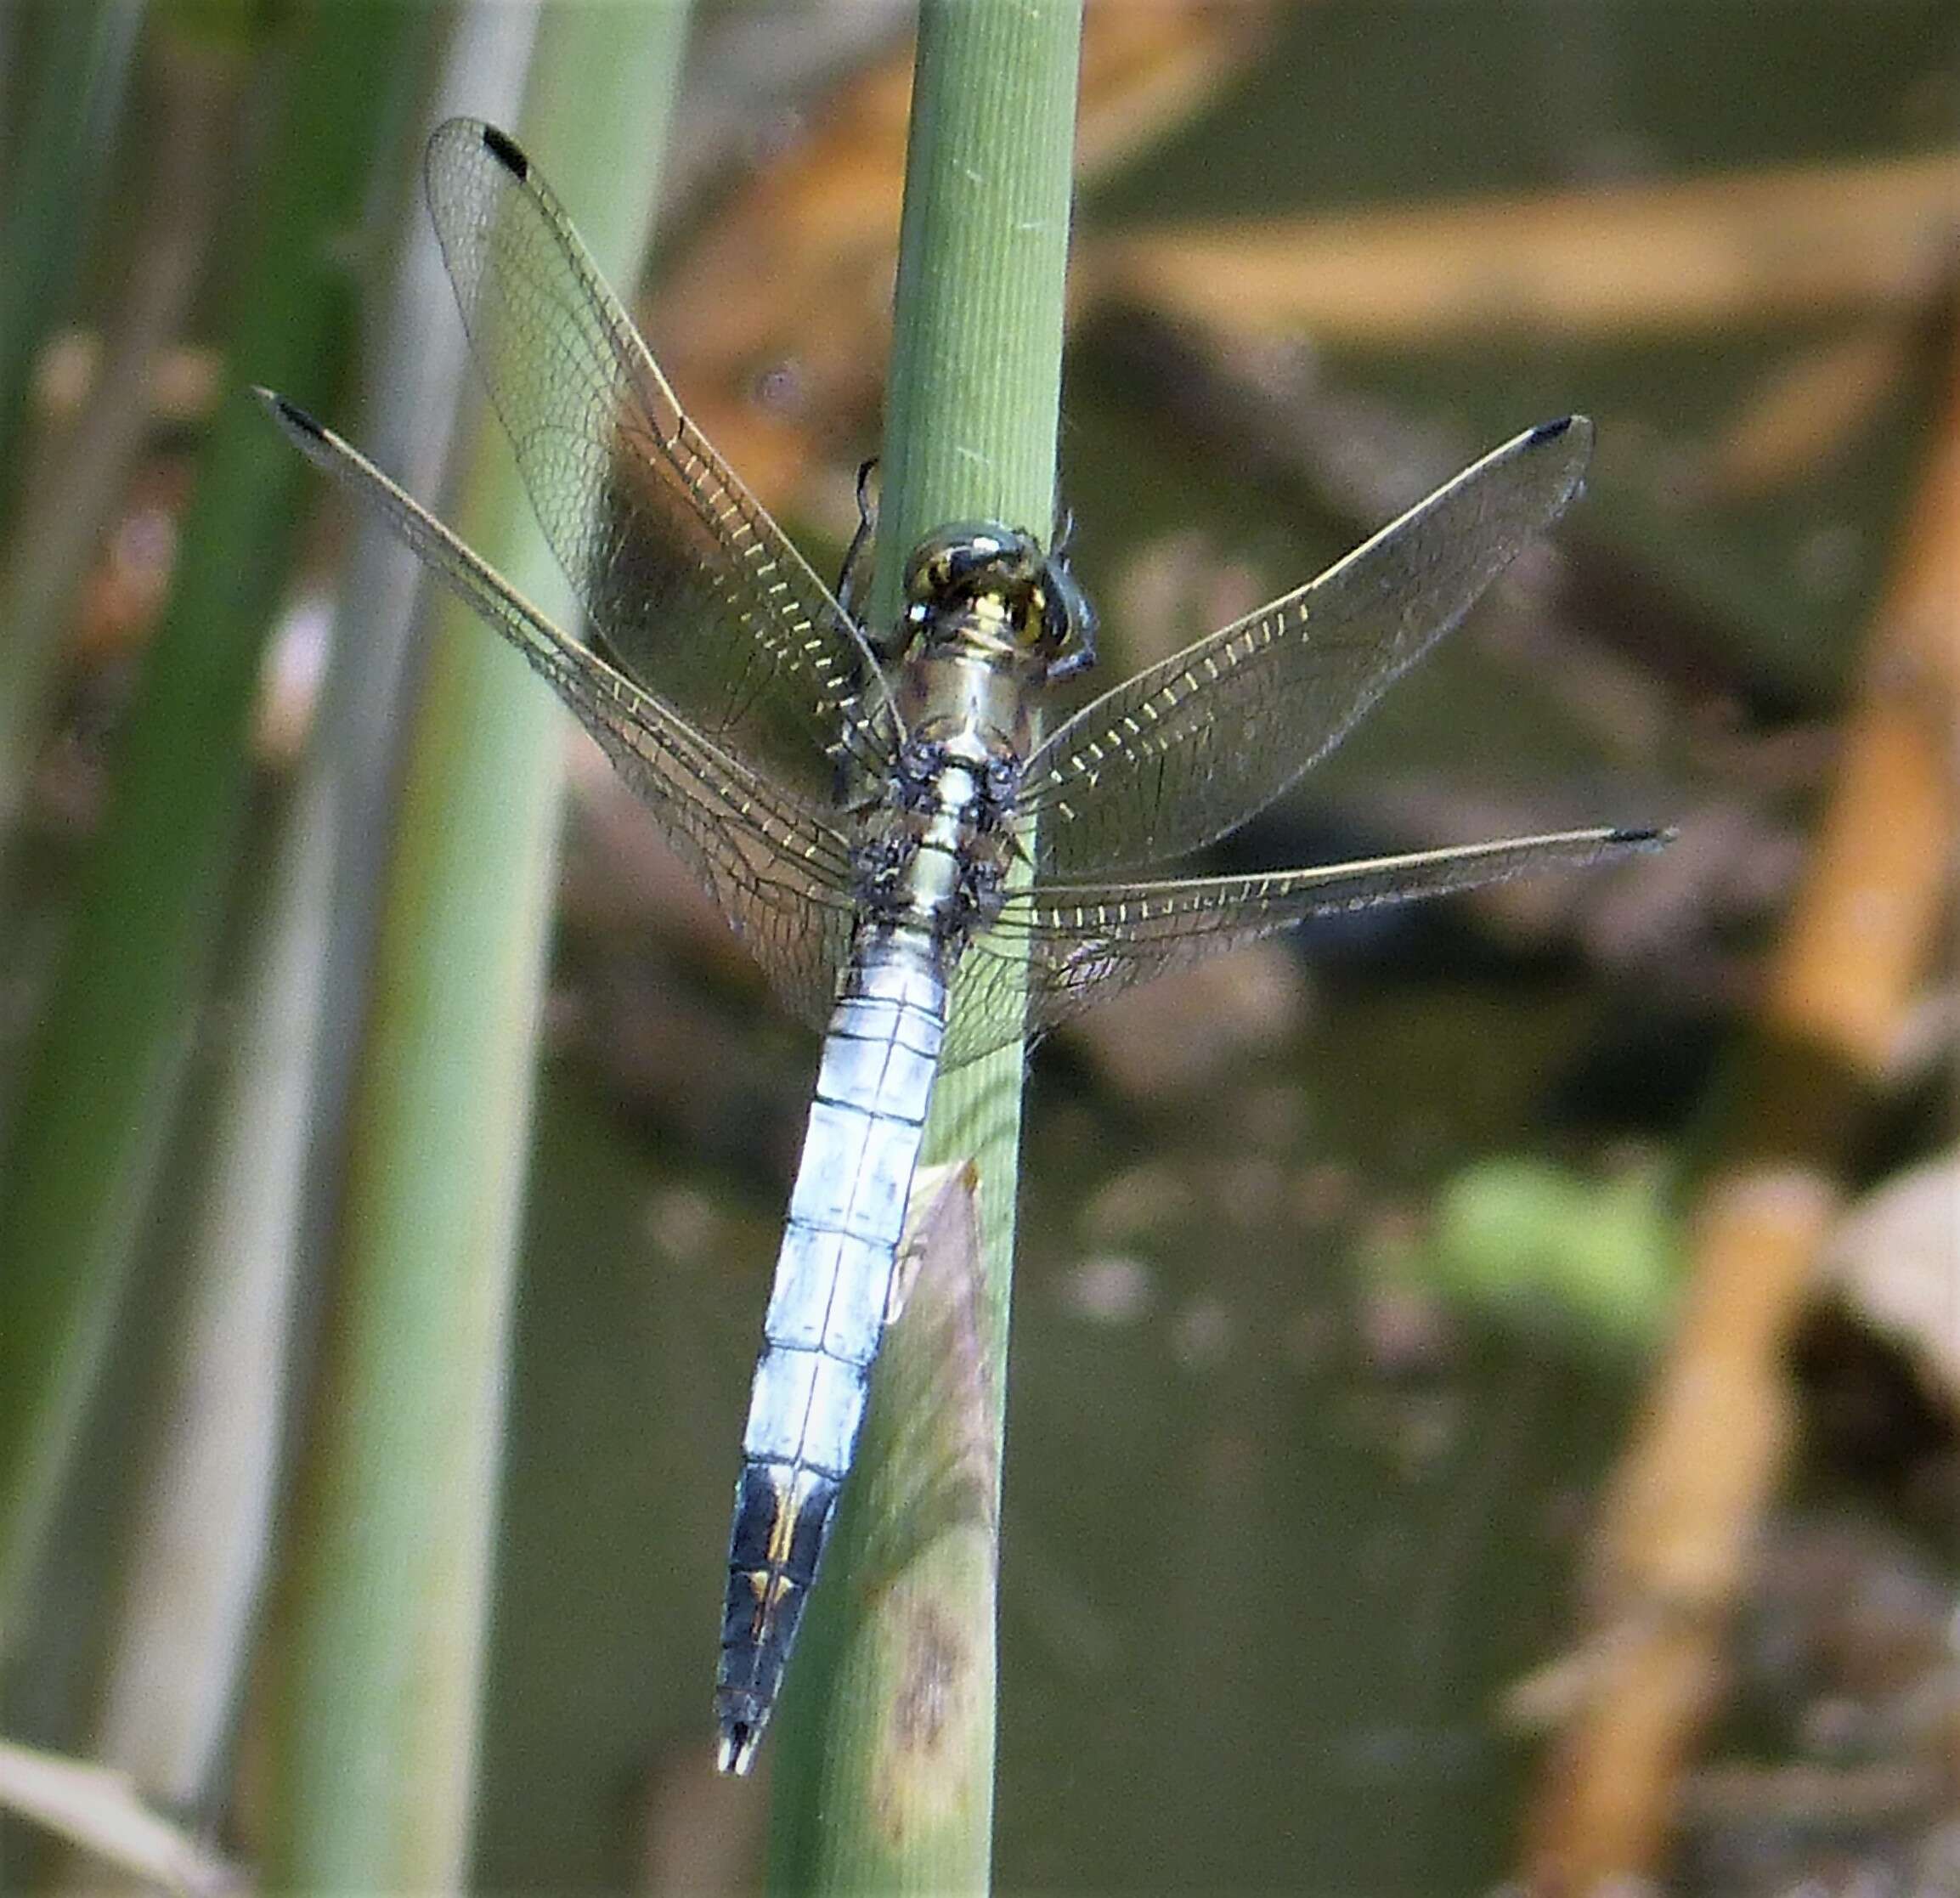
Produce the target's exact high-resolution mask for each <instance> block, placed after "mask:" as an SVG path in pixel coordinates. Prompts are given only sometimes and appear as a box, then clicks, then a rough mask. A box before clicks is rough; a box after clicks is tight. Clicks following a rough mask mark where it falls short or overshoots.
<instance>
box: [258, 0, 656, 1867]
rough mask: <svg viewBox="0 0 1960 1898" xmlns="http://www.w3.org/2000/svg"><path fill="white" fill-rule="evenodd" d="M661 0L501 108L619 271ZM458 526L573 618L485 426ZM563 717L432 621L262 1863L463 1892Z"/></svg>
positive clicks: (626, 264) (643, 214)
mask: <svg viewBox="0 0 1960 1898" xmlns="http://www.w3.org/2000/svg"><path fill="white" fill-rule="evenodd" d="M684 19H685V14H684V10H683V9H682V8H681V6H679V5H678V4H673V5H664V6H658V7H640V8H611V7H608V8H578V9H572V10H568V11H566V12H563V13H559V14H552V15H550V16H548V17H547V20H546V21H545V25H543V27H542V28H541V29H540V38H539V48H538V51H537V54H536V55H535V59H536V64H535V65H534V79H533V88H532V92H531V95H530V103H529V105H528V109H527V111H526V113H525V115H524V118H523V121H522V127H521V130H522V136H523V137H524V138H525V140H526V142H527V143H528V144H529V145H530V147H531V149H532V150H533V151H534V154H535V155H536V156H537V159H538V161H539V164H540V166H541V167H543V168H544V170H545V172H546V173H547V174H548V175H549V176H550V177H551V178H552V180H553V182H554V184H555V185H556V188H557V189H558V190H559V191H560V192H561V193H562V195H563V196H564V197H565V199H566V200H567V201H568V202H569V203H571V204H572V205H573V206H576V207H577V211H578V215H579V224H580V229H581V230H582V232H583V234H585V238H586V240H587V241H588V243H589V244H590V246H591V248H592V250H593V251H594V252H595V254H596V256H597V257H599V259H600V260H601V263H602V265H603V266H604V267H605V268H607V270H608V272H609V274H612V275H613V277H614V279H615V280H617V281H619V282H621V283H630V281H631V280H632V278H633V275H634V267H635V259H636V256H637V251H638V247H639V243H640V240H641V234H642V233H643V232H644V229H645V228H646V225H647V221H648V213H649V211H650V208H651V205H652V162H651V160H650V153H651V151H652V149H653V147H654V145H655V144H656V143H657V139H658V133H659V130H660V126H661V123H662V121H664V116H665V109H666V103H667V101H668V99H669V94H670V91H671V88H672V83H673V79H674V75H675V69H676V67H677V65H678V59H679V51H680V43H681V34H682V26H683V24H684ZM457 524H458V525H459V527H460V528H462V530H463V531H464V532H465V533H466V534H468V535H469V537H470V538H471V539H472V541H474V542H475V543H476V544H477V545H479V546H480V547H482V549H483V551H484V552H485V553H486V554H487V555H488V556H489V557H491V558H492V559H494V560H495V561H496V562H497V563H498V564H499V565H500V566H501V567H502V568H504V570H505V571H506V573H507V574H508V576H509V577H510V578H511V579H512V580H513V582H514V583H515V584H516V585H517V586H518V587H519V588H520V589H521V590H522V591H524V592H525V593H526V594H528V596H530V597H532V598H533V599H534V600H537V601H539V602H540V603H541V604H543V605H544V606H545V607H546V608H547V610H554V611H562V612H569V603H568V601H567V599H566V597H565V592H564V585H563V581H562V576H559V575H558V574H557V573H556V569H555V568H554V567H553V566H552V565H551V560H550V556H549V555H548V554H547V553H546V552H545V551H544V549H543V547H542V545H541V543H540V541H539V537H538V535H537V533H536V529H535V526H534V523H533V522H532V521H531V520H530V517H529V512H528V506H527V504H526V503H525V502H524V500H523V498H522V490H521V489H520V488H519V487H518V485H517V476H516V473H515V471H514V468H513V467H512V466H511V462H510V457H509V451H508V449H507V447H506V445H505V444H504V443H502V442H501V441H500V440H491V439H489V438H488V436H486V438H485V440H484V442H483V444H482V448H481V451H480V452H479V453H478V454H477V455H476V456H475V457H474V458H473V461H472V475H471V478H470V480H469V482H468V483H467V488H466V497H465V500H464V501H463V504H462V506H460V509H459V511H458V521H457ZM565 729H566V727H565V723H564V720H563V716H562V713H561V712H560V711H559V709H558V708H557V707H556V704H555V703H553V702H552V700H551V698H550V696H549V695H548V694H547V693H546V692H543V691H542V690H540V689H539V686H538V684H537V681H535V680H534V678H533V677H532V676H531V675H530V674H529V673H528V671H527V670H526V669H525V668H524V667H523V665H522V662H521V661H520V660H519V659H518V658H517V657H516V655H514V654H512V653H511V652H508V651H507V650H506V649H505V648H504V647H502V646H500V644H499V643H498V642H497V641H496V640H495V639H494V636H493V635H491V634H490V633H489V632H488V631H487V630H485V629H483V627H482V626H480V625H477V624H475V623H474V621H473V620H472V619H471V618H470V616H469V615H468V614H466V613H463V612H462V611H461V610H460V608H459V609H456V610H455V611H454V612H449V613H445V614H444V616H443V620H442V623H441V624H440V627H439V630H438V634H437V635H436V641H435V645H434V647H433V649H432V653H431V667H430V672H429V676H428V679H427V682H426V696H425V699H424V702H423V704H422V706H421V710H420V712H419V714H418V717H417V728H416V731H415V736H414V739H413V742H412V749H411V757H410V767H409V776H408V781H407V783H406V786H405V789H404V805H403V810H402V813H401V817H400V828H399V833H398V844H397V851H396V856H395V859H394V861H393V865H392V867H391V870H390V873H389V884H388V890H387V896H386V898H385V902H384V911H383V920H382V924H381V945H380V951H379V962H378V973H377V989H376V1007H375V1011H374V1014H373V1020H372V1028H371V1032H370V1042H369V1045H368V1047H367V1048H366V1049H365V1051H364V1056H363V1059H362V1062H361V1066H360V1071H359V1077H358V1081H357V1091H356V1097H355V1103H354V1110H353V1133H352V1139H351V1143H350V1174H349V1179H348V1183H347V1198H346V1201H345V1204H344V1207H343V1217H342V1246H341V1256H340V1261H339V1264H340V1278H339V1285H340V1300H339V1303H338V1306H337V1308H336V1313H335V1322H334V1326H333V1330H332V1336H331V1337H330V1340H329V1343H328V1352H329V1360H328V1365H327V1371H326V1376H325V1382H324V1387H323V1390H322V1393H321V1402H320V1404H319V1413H318V1423H317V1426H316V1432H315V1434H314V1437H313V1441H312V1443H311V1444H310V1446H309V1452H308V1458H307V1465H306V1471H305V1474H304V1477H303V1480H302V1490H301V1496H300V1500H299V1505H298V1509H297V1536H296V1539H295V1553H296V1561H295V1564H294V1567H293V1569H292V1572H291V1576H290V1579H289V1586H288V1589H287V1591H286V1595H285V1601H286V1603H287V1607H288V1615H287V1619H286V1622H285V1628H284V1630H283V1634H284V1640H283V1642H282V1656H281V1658H282V1661H283V1667H282V1669H281V1675H280V1688H279V1692H280V1704H279V1706H278V1708H277V1709H276V1711H275V1712H274V1723H275V1726H276V1730H277V1743H276V1746H275V1753H274V1757H275V1761H276V1766H275V1777H274V1828H273V1829H274V1839H273V1844H272V1850H271V1856H270V1864H269V1867H268V1882H270V1883H272V1884H276V1885H278V1886H280V1887H282V1888H291V1889H297V1890H364V1891H402V1890H415V1891H439V1890H455V1889H457V1888H458V1887H459V1886H460V1881H461V1878H462V1875H463V1866H464V1861H465V1858H466V1850H467V1840H468V1830H469V1820H470V1814H471V1805H472V1799H473V1797H474V1792H475V1777H474V1769H475V1762H476V1754H477V1712H478V1699H479V1694H480V1687H481V1681H482V1671H483V1647H484V1641H485V1635H486V1607H487V1598H488V1593H489V1572H490V1565H491V1556H492V1547H491V1539H492V1531H493V1528H494V1513H495V1490H496V1469H497V1456H498V1452H499V1449H500V1427H501V1422H502V1409H503V1398H504V1375H505V1357H506V1344H507V1331H508V1320H509V1312H510V1304H511V1286H512V1281H513V1278H514V1271H515V1247H516V1243H517V1212H518V1202H519V1199H520V1195H521V1190H522V1178H523V1170H524V1161H525V1157H526V1154H527V1150H528V1122H529V1108H530V1099H531V1072H532V1066H533V1062H534V1053H535V1046H534V1044H535V1032H536V1021H537V1007H538V996H539V984H540V980H541V977H542V974H543V963H544V952H545V937H546V929H547V924H548V918H549V912H550V901H551V890H552V884H553V867H554V856H555V833H556V809H557V806H556V786H557V780H558V759H559V755H560V752H561V749H562V743H563V738H564V735H565Z"/></svg>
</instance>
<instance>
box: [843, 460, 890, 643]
mask: <svg viewBox="0 0 1960 1898" xmlns="http://www.w3.org/2000/svg"><path fill="white" fill-rule="evenodd" d="M876 466H878V457H877V456H876V455H873V457H872V458H871V460H868V461H866V462H864V463H862V464H861V466H859V468H858V471H857V532H856V534H852V535H851V537H850V545H849V546H848V547H846V548H845V549H844V565H843V567H842V568H839V572H838V575H837V603H838V605H839V606H840V607H843V608H844V612H845V613H847V614H848V615H849V616H850V618H851V619H859V618H860V615H859V613H858V610H857V594H858V583H859V581H860V580H861V579H862V577H863V573H864V569H865V568H866V566H867V564H868V563H869V561H870V558H871V537H872V535H873V534H874V533H875V532H876V531H877V528H878V504H877V503H876V502H875V501H873V500H872V498H871V471H872V470H873V468H875V467H876ZM881 656H882V655H881Z"/></svg>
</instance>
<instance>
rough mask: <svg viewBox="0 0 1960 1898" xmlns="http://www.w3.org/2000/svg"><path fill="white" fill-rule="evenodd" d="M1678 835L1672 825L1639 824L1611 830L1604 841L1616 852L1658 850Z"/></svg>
mask: <svg viewBox="0 0 1960 1898" xmlns="http://www.w3.org/2000/svg"><path fill="white" fill-rule="evenodd" d="M1678 834H1679V833H1678V832H1677V831H1676V830H1675V827H1674V826H1673V825H1672V824H1637V825H1631V826H1626V827H1623V828H1620V829H1618V830H1609V831H1608V832H1607V834H1606V836H1605V838H1604V839H1603V841H1604V842H1605V843H1607V844H1609V845H1611V846H1612V847H1613V848H1614V849H1616V850H1661V849H1663V848H1664V847H1665V846H1666V845H1668V844H1671V843H1673V842H1674V840H1675V837H1676V836H1677V835H1678Z"/></svg>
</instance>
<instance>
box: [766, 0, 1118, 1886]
mask: <svg viewBox="0 0 1960 1898" xmlns="http://www.w3.org/2000/svg"><path fill="white" fill-rule="evenodd" d="M1080 31H1081V8H1080V6H1079V4H1078V3H1077V0H1034V3H1032V4H1025V5H1024V4H1008V3H1005V0H929V3H928V4H927V5H925V6H924V8H923V9H922V15H921V21H920V31H919V46H918V68H917V73H916V76H915V80H914V89H913V97H912V133H911V144H910V149H909V153H908V156H907V175H906V199H905V214H904V223H903V226H902V229H901V239H900V252H899V275H898V291H897V303H896V311H895V334H894V339H893V350H892V366H891V378H890V392H889V397H888V410H887V423H886V436H885V455H884V483H883V490H882V498H881V508H882V517H881V519H880V522H879V528H878V539H879V545H880V548H881V550H882V553H883V556H884V557H882V558H881V560H880V562H879V567H878V591H877V593H876V596H875V597H874V602H873V614H874V617H875V618H878V619H879V620H880V623H884V622H885V621H888V620H889V619H890V616H891V614H892V613H894V612H895V607H896V602H897V585H898V580H899V577H900V573H899V570H900V568H901V565H902V562H903V557H904V555H905V552H906V551H907V549H909V548H910V547H912V546H913V545H916V544H917V543H918V540H919V539H922V538H923V537H924V534H927V533H929V531H931V530H932V529H933V528H936V527H938V526H940V525H941V524H943V523H946V522H948V521H955V520H962V519H972V518H974V517H981V518H991V519H998V520H1003V521H1005V522H1007V523H1008V524H1009V525H1011V526H1017V527H1021V526H1025V527H1028V528H1033V529H1034V530H1035V531H1036V533H1038V534H1042V537H1043V538H1044V539H1045V538H1046V536H1047V533H1048V527H1049V523H1051V521H1052V520H1053V515H1054V472H1055V433H1056V411H1057V406H1058V403H1059V393H1060V382H1061V342H1062V319H1063V302H1062V297H1063V285H1064V280H1065V273H1066V267H1067V257H1068V231H1069V204H1070V164H1071V158H1072V153H1073V142H1074V131H1075V105H1076V68H1077V59H1078V42H1079V37H1080ZM956 1007H957V997H956ZM1021 1072H1022V1055H1021V1051H1020V1048H1019V1047H1018V1046H1016V1047H1011V1048H1007V1049H1005V1050H1003V1052H1002V1053H1001V1054H998V1055H996V1056H993V1057H991V1058H990V1059H987V1060H986V1061H982V1062H978V1063H975V1064H974V1065H971V1066H969V1067H967V1068H964V1069H962V1070H957V1071H956V1072H954V1073H952V1074H951V1075H948V1076H944V1077H943V1078H942V1079H941V1081H940V1084H939V1087H938V1091H937V1094H936V1098H935V1101H934V1104H933V1115H932V1122H931V1125H930V1127H929V1130H928V1133H927V1141H926V1157H927V1159H928V1160H929V1161H930V1160H940V1161H973V1162H974V1164H975V1166H977V1169H978V1176H979V1186H978V1196H979V1207H980V1234H981V1239H980V1247H979V1259H978V1263H977V1273H978V1278H977V1283H976V1284H975V1285H974V1292H973V1296H972V1298H971V1299H970V1301H969V1308H970V1310H971V1313H972V1315H973V1322H972V1323H971V1324H970V1325H961V1324H957V1323H952V1322H950V1321H948V1320H946V1319H945V1317H944V1315H943V1313H941V1315H940V1317H939V1318H938V1319H935V1320H934V1321H930V1322H922V1323H918V1324H916V1325H913V1324H908V1323H906V1322H903V1321H901V1323H900V1324H899V1325H896V1326H895V1327H894V1329H893V1330H892V1333H891V1334H890V1339H889V1341H888V1343H887V1347H886V1350H885V1353H884V1362H883V1364H882V1365H881V1368H880V1370H879V1373H878V1395H877V1397H876V1398H875V1399H874V1404H873V1415H872V1419H871V1421H870V1423H869V1424H868V1426H867V1431H866V1435H865V1441H864V1443H863V1446H862V1448H861V1452H860V1459H859V1464H858V1468H857V1472H856V1476H855V1477H854V1479H853V1482H852V1486H851V1489H850V1494H849V1495H848V1497H847V1500H846V1502H845V1504H844V1511H843V1520H842V1522H840V1525H839V1535H838V1540H837V1544H836V1545H835V1546H834V1547H833V1550H832V1551H831V1552H830V1553H829V1555H828V1556H827V1557H826V1562H825V1577H824V1582H823V1584H822V1586H820V1587H819V1588H818V1590H816V1596H815V1597H814V1599H813V1601H812V1604H811V1625H810V1628H809V1630H808V1631H807V1632H806V1634H805V1652H803V1653H802V1654H801V1655H799V1658H798V1662H797V1664H794V1665H793V1667H792V1669H791V1670H790V1676H789V1681H788V1693H787V1695H786V1697H785V1704H784V1708H783V1712H782V1718H781V1719H780V1720H778V1721H777V1726H776V1739H777V1747H778V1758H777V1790H776V1800H777V1805H776V1810H775V1812H774V1814H773V1816H772V1839H771V1883H772V1884H774V1885H775V1886H777V1887H779V1888H782V1889H785V1890H831V1891H844V1890H853V1891H855V1890H881V1891H885V1890H890V1891H934V1892H945V1891H956V1890H957V1891H974V1890H983V1889H984V1888H985V1887H986V1883H987V1879H988V1875H989V1865H990V1856H991V1831H992V1804H993V1727H994V1714H993V1708H994V1675H995V1658H994V1614H995V1569H996V1548H995V1523H996V1521H997V1515H998V1511H997V1497H996V1496H995V1495H993V1494H988V1495H986V1496H985V1497H984V1498H982V1497H981V1496H980V1495H979V1494H977V1493H976V1491H975V1488H974V1485H973V1483H971V1482H970V1481H963V1480H957V1479H958V1478H959V1473H960V1472H969V1474H970V1472H972V1471H974V1469H976V1468H977V1469H979V1470H981V1471H983V1472H985V1475H984V1482H983V1484H982V1487H984V1488H997V1475H996V1472H997V1471H998V1468H999V1460H1000V1432H1001V1425H1002V1415H1003V1412H1002V1404H1001V1402H1000V1397H999V1393H1000V1392H1002V1390H1003V1388H1004V1381H1005V1353H1006V1343H1007V1308H1008V1285H1009V1279H1010V1276H1011V1272H1012V1263H1013V1256H1014V1193H1015V1183H1016V1168H1017V1163H1018V1151H1019V1144H1020V1085H1021ZM962 1251H963V1248H962V1247H961V1246H958V1245H957V1244H952V1245H950V1246H946V1247H945V1248H943V1249H941V1252H940V1263H939V1264H938V1265H937V1266H935V1267H929V1268H928V1269H943V1270H948V1271H950V1273H951V1274H952V1279H954V1281H955V1282H956V1288H957V1280H958V1279H960V1278H961V1277H962V1276H963V1272H962V1265H961V1257H960V1255H961V1253H962ZM948 1262H950V1263H948ZM954 1302H955V1304H956V1305H957V1303H958V1302H959V1295H958V1293H957V1289H956V1290H955V1291H954ZM939 1309H940V1308H937V1307H935V1310H939ZM949 1354H950V1359H949ZM959 1360H963V1361H959ZM948 1381H951V1382H952V1384H953V1385H954V1386H955V1387H962V1388H968V1389H970V1390H973V1391H974V1392H979V1393H980V1401H979V1402H978V1403H977V1404H973V1405H961V1404H944V1405H941V1406H939V1407H938V1408H937V1409H935V1412H934V1415H935V1417H936V1418H937V1419H938V1420H939V1424H940V1426H939V1427H934V1428H926V1429H919V1428H912V1427H908V1420H907V1417H906V1416H905V1415H904V1414H903V1412H904V1410H905V1408H906V1407H905V1406H904V1405H903V1404H901V1403H900V1402H898V1401H896V1400H897V1398H898V1394H899V1393H900V1392H902V1391H908V1390H909V1391H912V1392H923V1391H927V1390H931V1389H935V1388H944V1387H946V1385H947V1383H948ZM981 1419H984V1431H983V1433H982V1438H981V1439H976V1436H975V1429H976V1421H978V1420H981ZM982 1440H984V1441H986V1449H985V1450H984V1451H983V1450H982V1449H981V1447H980V1443H981V1441H982ZM949 1477H951V1478H954V1479H956V1480H952V1481H951V1482H950V1483H949V1480H948V1479H949ZM922 1496H939V1497H952V1498H956V1499H963V1500H961V1501H960V1502H959V1504H958V1506H957V1507H953V1508H951V1509H948V1510H946V1511H944V1512H942V1513H940V1514H938V1515H935V1518H934V1520H935V1533H933V1534H928V1535H922V1534H919V1533H918V1522H916V1521H915V1520H908V1519H907V1518H908V1517H910V1516H911V1514H912V1511H915V1510H916V1508H917V1505H918V1500H919V1499H920V1498H921V1497H922Z"/></svg>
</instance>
